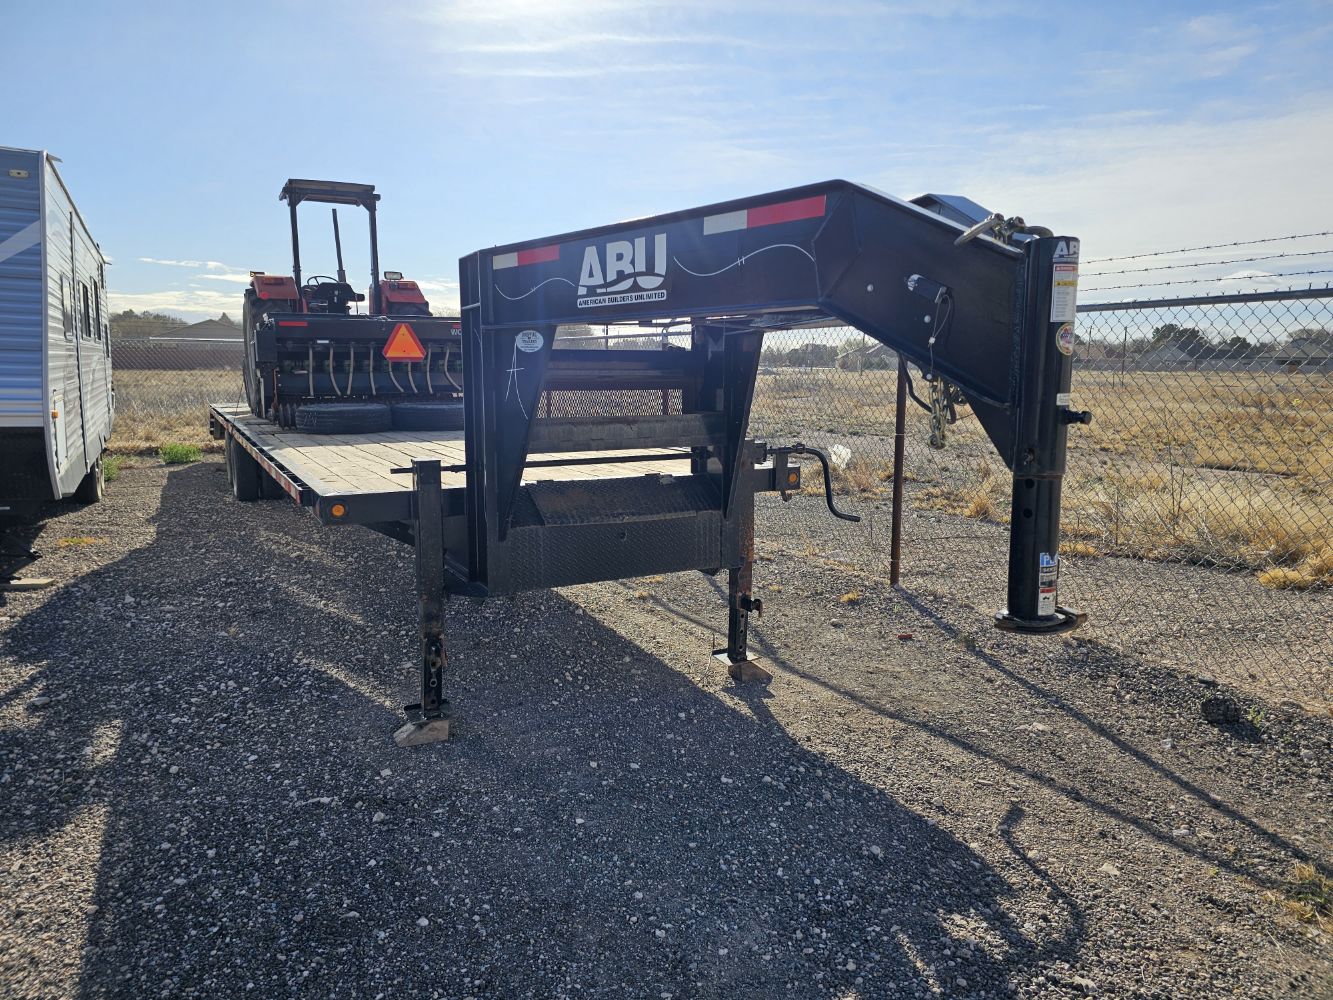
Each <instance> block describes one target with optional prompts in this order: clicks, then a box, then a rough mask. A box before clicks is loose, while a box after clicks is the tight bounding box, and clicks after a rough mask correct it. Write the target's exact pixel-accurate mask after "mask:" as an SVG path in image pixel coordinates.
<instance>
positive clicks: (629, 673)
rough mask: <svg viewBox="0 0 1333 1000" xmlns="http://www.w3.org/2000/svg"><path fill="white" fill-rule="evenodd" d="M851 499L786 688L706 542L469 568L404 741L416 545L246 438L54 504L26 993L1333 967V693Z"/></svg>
mask: <svg viewBox="0 0 1333 1000" xmlns="http://www.w3.org/2000/svg"><path fill="white" fill-rule="evenodd" d="M807 500H808V502H806V501H807ZM817 503H818V501H816V500H812V499H809V498H803V499H800V500H798V501H796V502H795V503H794V504H793V505H792V507H791V508H789V509H788V510H787V511H786V513H788V514H791V515H792V516H795V517H798V518H807V517H808V518H810V519H811V520H810V521H809V525H808V526H807V527H805V528H803V529H802V531H803V532H804V534H803V535H802V534H800V533H797V534H791V535H789V536H779V537H777V538H776V539H775V538H773V537H771V536H763V535H761V539H763V542H762V547H761V552H762V554H763V556H764V559H763V561H762V562H761V564H760V566H759V567H758V569H757V574H756V575H757V580H758V582H759V585H760V587H761V592H762V595H763V597H764V600H765V604H766V605H767V615H766V617H765V618H764V620H763V621H762V622H759V623H758V624H757V625H756V627H755V628H754V630H753V638H754V645H755V648H756V649H757V650H758V651H759V652H761V653H762V654H763V655H764V656H765V657H766V658H767V662H768V664H769V665H770V666H771V668H772V669H773V671H774V674H775V676H774V679H773V681H772V683H771V684H769V685H758V684H750V685H745V686H740V687H738V686H734V685H733V684H732V683H731V682H730V681H728V680H727V678H726V676H725V673H724V672H723V671H722V670H721V669H720V668H719V667H718V666H717V665H716V664H714V663H713V662H712V661H711V660H710V659H709V658H708V656H707V653H708V651H709V649H710V648H711V646H712V644H713V643H714V642H715V641H716V639H717V637H718V636H717V633H718V630H719V629H720V628H721V627H722V625H723V622H724V619H725V616H724V614H723V608H722V603H721V600H720V597H719V594H720V588H719V582H720V581H718V580H710V579H708V578H705V577H702V576H700V575H698V574H681V575H672V576H668V577H666V578H663V579H658V578H652V579H648V580H636V581H626V582H623V583H609V584H598V585H589V586H584V587H576V588H569V589H566V590H562V591H559V592H554V593H550V592H545V593H535V594H528V595H523V596H521V597H519V598H517V599H513V600H500V601H494V602H491V603H490V604H487V605H486V606H484V607H480V608H478V607H477V606H475V605H473V604H471V603H469V602H466V601H456V602H453V603H452V604H451V605H450V606H449V612H448V614H449V623H448V627H449V630H450V633H449V634H450V636H451V640H452V642H451V649H450V652H451V657H452V659H451V665H450V681H449V685H450V692H451V695H452V697H453V700H454V706H455V714H456V718H457V720H458V721H457V726H456V735H455V738H454V739H453V740H452V741H451V742H449V743H447V744H442V745H436V746H431V747H425V748H417V749H415V750H411V751H405V750H399V749H397V748H395V747H394V746H393V744H392V742H391V741H390V739H389V734H390V733H391V732H392V730H393V729H394V727H395V726H396V724H397V722H398V719H399V715H398V711H397V707H398V706H399V705H401V704H402V703H403V702H404V701H406V700H411V695H412V694H413V692H412V690H411V680H412V670H411V667H410V665H409V664H408V663H407V662H406V661H407V659H408V651H409V650H410V649H411V646H412V635H413V620H412V615H413V613H414V604H413V600H412V596H411V595H412V590H411V588H412V572H411V558H410V552H409V551H408V550H406V549H404V548H402V547H399V546H396V545H395V544H394V543H392V542H390V541H388V540H387V539H383V538H381V537H379V536H376V535H373V534H371V533H369V532H367V531H363V530H361V529H334V530H329V529H324V528H322V527H321V526H320V525H318V524H317V523H316V522H315V520H314V519H313V518H311V517H309V516H308V515H306V514H304V513H302V512H300V511H298V510H295V509H294V508H292V507H290V506H289V505H285V504H283V503H279V502H272V503H261V504H255V505H241V504H237V503H235V502H234V501H232V500H231V499H230V497H229V496H228V495H227V494H226V491H225V476H224V474H223V472H222V467H221V466H220V465H219V464H218V463H216V462H205V463H200V464H197V465H193V466H188V467H182V468H176V469H170V470H168V469H164V468H161V467H154V468H140V469H130V470H127V471H125V472H123V473H122V476H121V478H120V479H119V480H118V481H117V482H116V483H114V484H113V485H112V487H111V491H110V493H109V496H108V498H107V501H106V503H105V504H104V505H102V506H100V507H98V508H85V509H78V508H73V507H64V508H57V509H56V510H55V511H54V514H53V516H52V518H51V519H50V520H49V521H48V522H46V524H45V526H44V528H43V531H42V534H41V536H40V537H39V539H38V543H37V544H38V547H39V548H40V549H41V550H42V551H43V552H44V553H45V558H44V559H43V560H42V561H41V562H40V563H39V564H38V565H37V567H35V568H34V569H33V570H32V571H31V572H33V573H37V572H40V573H42V574H43V575H48V576H52V577H54V578H55V579H56V581H57V586H56V587H53V588H51V589H49V590H46V591H41V592H37V593H20V594H9V595H4V598H5V603H4V604H3V605H2V606H0V785H3V789H0V804H2V807H0V996H4V997H23V998H27V997H64V996H87V997H102V996H124V997H148V996H164V997H167V996H207V997H216V996H254V997H264V998H268V997H288V996H312V997H367V998H369V997H377V996H384V997H400V996H401V997H413V998H417V997H432V996H439V997H451V998H452V997H467V996H474V997H575V996H578V997H586V996H605V997H631V996H635V997H637V996H643V997H732V996H755V997H771V996H775V995H779V994H781V995H788V996H793V997H806V996H810V997H837V998H861V997H865V998H871V997H876V998H877V997H895V996H903V997H915V996H929V995H932V994H934V995H945V996H951V997H1008V996H1023V997H1074V996H1087V995H1100V996H1113V997H1122V996H1123V997H1154V998H1157V997H1160V998H1175V997H1186V996H1187V997H1232V996H1247V997H1302V998H1304V997H1326V996H1333V948H1331V947H1330V939H1329V937H1328V935H1326V934H1325V933H1323V932H1321V931H1318V930H1315V929H1313V928H1312V927H1309V926H1307V925H1303V924H1300V923H1298V922H1296V921H1295V920H1294V919H1293V918H1292V917H1291V916H1289V915H1288V914H1287V912H1286V911H1285V910H1284V909H1283V908H1282V907H1281V906H1280V905H1279V903H1278V901H1277V900H1276V898H1275V895H1274V894H1275V893H1276V892H1278V891H1280V888H1281V883H1282V880H1283V877H1284V876H1285V874H1286V872H1287V870H1288V867H1289V866H1290V864H1291V862H1292V861H1293V860H1295V859H1301V858H1305V859H1311V860H1314V861H1317V862H1319V863H1321V864H1325V865H1326V864H1327V863H1328V861H1329V860H1330V855H1331V854H1333V850H1331V848H1333V832H1331V831H1330V828H1329V821H1330V816H1331V814H1333V810H1330V797H1331V796H1330V782H1329V774H1330V766H1331V765H1333V726H1330V724H1328V723H1327V722H1326V721H1322V720H1319V719H1317V718H1314V717H1311V716H1308V715H1304V714H1301V713H1298V712H1291V711H1288V710H1287V709H1285V708H1283V707H1282V706H1281V705H1278V704H1268V703H1258V702H1254V701H1252V700H1249V698H1248V696H1246V695H1242V694H1240V693H1238V692H1236V691H1232V690H1230V689H1229V688H1228V687H1227V686H1226V684H1225V683H1223V684H1218V683H1217V682H1216V681H1210V680H1208V679H1200V678H1199V677H1197V676H1195V677H1190V676H1185V675H1184V674H1183V673H1181V674H1177V673H1169V672H1164V671H1162V670H1161V669H1158V668H1149V667H1147V666H1145V665H1144V664H1142V663H1140V662H1139V661H1136V660H1134V659H1132V658H1130V657H1127V656H1125V655H1123V654H1122V653H1120V652H1118V651H1116V650H1114V649H1110V648H1108V647H1106V646H1103V645H1100V644H1098V643H1090V642H1086V641H1077V640H1072V639H1065V640H1045V641H1041V642H1035V641H1034V642H1027V641H1023V640H1018V639H1015V638H1011V637H1004V636H1002V635H1000V634H999V633H995V632H993V631H991V630H989V629H986V628H985V627H984V625H985V615H986V614H988V613H989V611H988V610H987V607H988V605H987V604H986V602H987V600H988V599H990V600H992V602H993V595H990V597H989V598H988V596H987V594H988V592H989V591H990V590H991V589H993V587H998V584H994V585H991V584H987V585H986V586H984V587H980V586H979V589H980V590H981V591H983V593H979V594H977V595H973V596H971V597H969V596H967V595H960V593H959V592H958V590H957V588H956V587H955V588H952V589H951V586H949V585H946V583H945V581H946V578H949V579H951V578H952V577H951V576H949V574H948V573H947V572H946V568H945V567H943V566H941V565H940V564H939V563H938V562H930V563H927V561H926V560H924V559H918V558H914V560H913V562H910V563H909V573H908V576H907V578H906V579H905V583H906V584H907V589H906V590H905V591H903V592H895V591H893V590H891V589H889V588H888V587H887V586H886V585H885V584H884V583H883V581H882V580H880V579H879V578H878V576H877V570H878V568H877V567H876V566H864V567H861V568H859V569H858V568H856V567H853V568H850V569H849V568H848V567H846V566H844V565H841V563H844V562H848V561H849V560H848V559H847V558H846V555H847V553H844V552H842V548H844V547H846V546H844V544H843V542H842V541H840V539H839V538H838V537H836V536H834V535H833V534H832V533H831V532H830V534H829V535H828V538H827V540H826V543H823V544H821V543H819V541H818V538H819V536H818V535H817V534H816V533H817V531H818V529H817V528H816V527H815V522H814V520H813V516H814V515H813V513H812V511H814V510H817ZM775 516H776V514H775V512H774V509H773V505H771V504H767V503H766V504H765V510H764V512H763V517H762V518H761V521H763V522H767V521H769V520H771V519H772V518H773V517H775ZM914 516H915V515H914ZM931 523H932V524H935V525H936V526H938V522H931ZM973 529H974V526H973V525H971V524H969V523H966V522H964V523H963V525H962V530H961V531H960V534H963V533H966V534H974V533H975V532H974V530H973ZM800 537H804V538H805V539H806V545H805V547H804V548H801V547H800V546H798V545H795V544H791V539H794V538H800ZM70 538H75V539H79V538H82V539H90V541H87V542H85V543H73V544H66V545H63V546H62V545H60V544H59V542H60V540H61V539H70ZM961 561H962V556H961V555H960V556H959V557H958V562H961ZM956 568H957V567H956V566H955V569H956ZM852 592H856V593H858V594H859V598H850V597H849V599H848V600H847V601H845V602H844V601H843V600H841V599H840V598H842V597H843V596H844V595H850V594H851V593H852ZM974 598H975V599H974ZM978 606H980V610H979V609H978ZM908 634H910V635H911V637H912V638H910V639H902V638H900V637H899V636H900V635H908ZM1197 672H1198V671H1196V673H1197ZM1218 695H1220V696H1225V697H1231V698H1233V699H1235V701H1236V703H1237V704H1238V706H1239V709H1240V712H1241V715H1242V719H1244V720H1245V721H1241V722H1239V723H1236V724H1232V725H1228V726H1225V727H1217V726H1214V725H1210V724H1207V723H1205V722H1203V721H1202V719H1201V718H1200V714H1199V704H1200V701H1201V700H1202V699H1203V698H1205V697H1209V696H1218ZM1247 715H1248V719H1246V718H1245V717H1246V716H1247Z"/></svg>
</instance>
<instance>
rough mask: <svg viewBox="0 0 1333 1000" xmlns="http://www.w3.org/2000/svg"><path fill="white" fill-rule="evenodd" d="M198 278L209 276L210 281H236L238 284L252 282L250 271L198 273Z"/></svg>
mask: <svg viewBox="0 0 1333 1000" xmlns="http://www.w3.org/2000/svg"><path fill="white" fill-rule="evenodd" d="M195 277H196V278H207V279H208V280H209V281H234V282H235V283H236V284H238V285H248V284H250V272H249V271H239V272H236V271H232V272H228V273H227V274H196V275H195Z"/></svg>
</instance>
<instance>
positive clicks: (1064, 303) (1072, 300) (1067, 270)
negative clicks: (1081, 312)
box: [1051, 263, 1078, 323]
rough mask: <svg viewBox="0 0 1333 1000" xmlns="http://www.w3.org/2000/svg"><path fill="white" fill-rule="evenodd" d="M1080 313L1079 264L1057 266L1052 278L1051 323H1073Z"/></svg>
mask: <svg viewBox="0 0 1333 1000" xmlns="http://www.w3.org/2000/svg"><path fill="white" fill-rule="evenodd" d="M1077 312H1078V264H1076V263H1075V264H1056V265H1055V268H1054V274H1053V276H1052V278H1051V322H1052V323H1072V322H1074V317H1075V316H1076V315H1077Z"/></svg>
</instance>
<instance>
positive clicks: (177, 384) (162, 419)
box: [111, 368, 244, 455]
mask: <svg viewBox="0 0 1333 1000" xmlns="http://www.w3.org/2000/svg"><path fill="white" fill-rule="evenodd" d="M115 389H116V429H115V434H114V435H113V436H112V438H111V449H112V450H113V451H115V452H118V453H120V454H125V455H136V454H149V453H156V452H157V450H158V449H159V448H161V447H162V446H164V445H169V444H193V445H197V446H199V447H200V448H203V449H204V450H206V451H212V450H216V448H217V442H216V441H214V440H212V438H210V437H209V436H208V404H209V403H230V402H235V401H237V400H240V399H243V398H244V393H243V389H242V386H241V373H240V371H239V370H238V369H223V368H206V369H201V370H195V371H138V370H135V369H123V368H118V369H116V372H115Z"/></svg>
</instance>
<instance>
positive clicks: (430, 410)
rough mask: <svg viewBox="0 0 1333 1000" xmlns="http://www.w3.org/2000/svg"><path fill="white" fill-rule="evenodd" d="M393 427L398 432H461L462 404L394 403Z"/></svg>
mask: <svg viewBox="0 0 1333 1000" xmlns="http://www.w3.org/2000/svg"><path fill="white" fill-rule="evenodd" d="M393 426H394V429H395V430H400V431H461V430H462V429H463V404H462V403H394V404H393Z"/></svg>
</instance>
